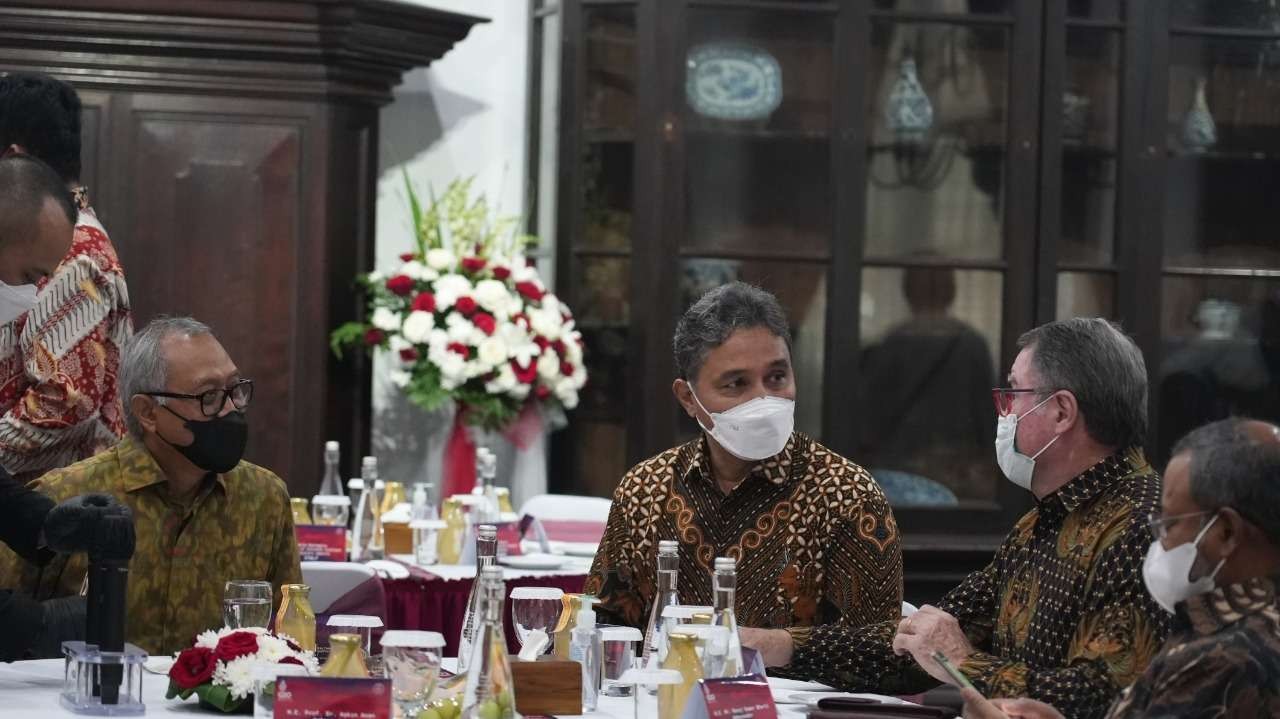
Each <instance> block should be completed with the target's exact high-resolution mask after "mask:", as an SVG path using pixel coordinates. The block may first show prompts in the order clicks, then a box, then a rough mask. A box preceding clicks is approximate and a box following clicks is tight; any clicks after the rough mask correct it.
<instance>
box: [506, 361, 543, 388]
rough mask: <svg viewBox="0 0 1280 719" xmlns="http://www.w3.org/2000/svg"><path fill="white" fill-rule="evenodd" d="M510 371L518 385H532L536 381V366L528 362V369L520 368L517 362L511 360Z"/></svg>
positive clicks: (534, 363)
mask: <svg viewBox="0 0 1280 719" xmlns="http://www.w3.org/2000/svg"><path fill="white" fill-rule="evenodd" d="M511 370H512V371H513V372H515V374H516V380H517V381H519V382H520V384H533V383H534V380H536V379H538V364H537V363H536V362H530V363H529V366H528V368H525V367H521V366H520V364H519V363H518V362H516V361H515V360H511Z"/></svg>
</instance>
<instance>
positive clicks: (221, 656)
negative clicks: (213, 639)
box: [213, 632, 258, 662]
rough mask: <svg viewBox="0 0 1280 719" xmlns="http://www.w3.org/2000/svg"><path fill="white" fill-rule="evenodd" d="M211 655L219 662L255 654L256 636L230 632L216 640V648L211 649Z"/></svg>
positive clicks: (250, 633)
mask: <svg viewBox="0 0 1280 719" xmlns="http://www.w3.org/2000/svg"><path fill="white" fill-rule="evenodd" d="M213 653H214V655H215V656H217V657H218V661H221V662H229V661H231V660H233V659H239V658H240V657H243V656H248V655H250V654H257V653H258V635H257V634H254V633H253V632H232V633H231V634H228V635H227V636H225V637H223V638H221V639H219V640H218V646H216V647H214V648H213Z"/></svg>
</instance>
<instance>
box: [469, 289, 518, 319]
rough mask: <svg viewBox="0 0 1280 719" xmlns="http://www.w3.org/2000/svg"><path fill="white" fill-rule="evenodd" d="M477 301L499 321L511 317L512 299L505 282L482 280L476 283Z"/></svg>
mask: <svg viewBox="0 0 1280 719" xmlns="http://www.w3.org/2000/svg"><path fill="white" fill-rule="evenodd" d="M475 300H476V302H477V303H478V304H479V305H480V306H481V307H483V308H485V309H486V310H488V311H489V312H490V313H491V314H492V315H493V316H495V317H497V318H498V319H506V318H507V317H509V316H510V315H511V305H512V298H511V293H510V292H508V291H507V285H506V283H505V282H499V281H498V280H480V281H479V282H477V283H476V291H475Z"/></svg>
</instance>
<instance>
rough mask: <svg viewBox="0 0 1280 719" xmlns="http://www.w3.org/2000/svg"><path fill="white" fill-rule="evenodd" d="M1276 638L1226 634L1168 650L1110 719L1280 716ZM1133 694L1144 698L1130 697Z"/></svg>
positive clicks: (1279, 660) (1110, 714)
mask: <svg viewBox="0 0 1280 719" xmlns="http://www.w3.org/2000/svg"><path fill="white" fill-rule="evenodd" d="M1268 635H1269V636H1268ZM1273 637H1274V635H1273V634H1271V633H1270V632H1267V635H1262V636H1259V635H1257V634H1254V633H1251V632H1245V631H1240V632H1228V633H1227V634H1226V636H1222V635H1219V637H1216V638H1215V639H1214V640H1211V641H1201V642H1196V643H1195V645H1194V647H1192V646H1186V645H1183V646H1181V647H1179V650H1180V651H1176V652H1168V651H1166V652H1165V653H1164V654H1163V655H1161V657H1162V658H1161V659H1157V660H1156V661H1155V663H1154V664H1153V665H1152V667H1151V670H1149V671H1148V672H1147V673H1146V674H1145V675H1143V677H1142V679H1141V680H1140V682H1139V684H1138V685H1136V686H1135V689H1140V692H1137V693H1136V694H1135V692H1134V691H1133V690H1130V692H1129V693H1127V694H1126V701H1121V702H1118V703H1117V704H1116V706H1114V707H1112V709H1111V713H1109V714H1108V715H1107V716H1108V719H1139V718H1140V717H1190V716H1214V717H1222V718H1225V719H1234V718H1239V719H1245V717H1274V716H1280V702H1278V701H1277V699H1276V691H1275V689H1274V687H1275V677H1276V675H1275V672H1276V669H1277V668H1280V658H1277V656H1276V652H1275V648H1274V647H1273V646H1268V645H1269V644H1273V643H1274V638H1273ZM1134 698H1138V699H1140V701H1129V700H1132V699H1134Z"/></svg>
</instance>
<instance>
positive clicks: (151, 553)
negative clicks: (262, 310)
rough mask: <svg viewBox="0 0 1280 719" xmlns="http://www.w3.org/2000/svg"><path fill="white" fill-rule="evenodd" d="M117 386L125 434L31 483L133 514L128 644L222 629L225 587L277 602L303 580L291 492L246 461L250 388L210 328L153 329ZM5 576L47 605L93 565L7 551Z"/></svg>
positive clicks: (172, 323)
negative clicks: (250, 589) (24, 557)
mask: <svg viewBox="0 0 1280 719" xmlns="http://www.w3.org/2000/svg"><path fill="white" fill-rule="evenodd" d="M120 387H121V390H122V392H124V393H125V396H126V397H128V398H129V400H128V401H129V436H128V437H127V438H126V439H124V440H123V441H121V442H120V443H119V444H117V445H116V446H114V447H112V448H111V449H109V450H107V451H106V452H103V453H102V454H99V455H97V456H95V457H93V458H91V459H88V460H85V461H83V462H80V463H78V464H74V465H71V466H70V467H67V468H65V469H60V470H55V471H53V472H50V473H49V474H46V475H45V476H44V477H42V478H40V479H39V480H37V481H36V483H35V485H34V486H35V487H36V488H37V489H39V490H40V491H41V492H43V493H45V494H47V495H49V496H50V497H51V498H52V499H53V500H54V501H61V500H62V499H64V498H66V497H71V496H74V495H78V494H84V493H87V492H106V493H109V494H112V495H114V496H115V497H116V498H117V499H119V500H120V501H121V502H122V503H124V504H126V505H128V506H129V507H130V509H132V510H133V517H134V526H135V530H136V534H137V550H136V551H135V552H134V555H133V560H132V561H131V562H130V563H129V596H128V607H127V620H126V638H127V639H128V641H131V642H133V643H134V644H136V645H138V646H139V647H142V648H143V649H145V650H147V651H148V652H150V653H152V654H169V653H171V652H174V651H178V650H181V649H183V648H185V647H187V646H189V645H190V643H191V639H192V637H194V636H195V635H196V634H198V633H200V632H202V631H205V630H207V629H216V628H218V627H221V626H222V593H223V587H224V585H225V583H226V582H227V581H229V580H232V579H258V580H266V581H269V582H270V583H271V584H272V586H273V587H274V590H275V592H274V594H275V598H274V600H273V603H272V606H273V607H274V606H278V605H279V598H280V585H282V584H291V583H297V582H300V581H302V571H301V568H300V565H299V562H298V545H297V541H296V540H295V538H294V534H293V515H292V512H291V511H290V508H289V493H288V491H287V490H286V489H285V485H284V482H282V481H281V480H280V478H279V477H277V476H276V475H274V474H272V473H271V472H269V471H267V470H265V469H263V468H261V467H257V466H254V465H252V464H249V463H248V462H244V461H241V456H242V455H243V453H244V448H245V442H246V439H247V436H248V435H247V432H248V426H247V423H246V417H245V412H244V410H245V408H246V407H247V406H248V404H249V401H250V399H252V396H253V384H252V382H250V381H249V380H247V379H243V378H242V377H240V372H239V370H238V369H237V368H236V365H235V363H233V362H232V361H231V358H230V357H228V356H227V353H226V351H225V350H224V349H223V348H222V345H221V344H220V343H219V342H218V340H217V339H215V338H214V336H213V334H212V333H211V332H210V331H209V328H208V327H206V326H205V325H203V324H201V323H199V322H196V321H195V320H192V319H190V318H164V319H158V320H155V321H153V322H151V323H150V324H149V325H147V326H146V327H145V328H143V330H142V331H141V332H139V333H138V334H137V335H136V336H134V337H133V338H132V339H131V340H130V341H129V344H128V345H126V348H125V354H124V359H123V362H122V365H121V376H120ZM0 567H4V562H2V561H0ZM7 569H8V571H7V572H5V574H7V578H8V580H9V581H10V582H11V583H10V584H7V585H6V584H0V586H17V587H19V588H24V589H31V590H32V591H33V593H34V594H36V596H37V597H39V598H45V597H49V596H64V595H67V594H71V593H74V592H77V591H79V589H80V586H81V583H82V582H83V580H84V576H85V570H86V561H85V557H84V555H73V557H72V558H71V559H70V560H69V561H66V560H63V559H61V558H60V559H55V560H53V561H52V562H50V563H49V564H48V565H46V566H45V567H44V568H43V569H40V570H38V569H36V568H35V567H33V566H31V565H28V564H26V563H25V562H21V560H17V559H16V558H13V557H12V556H11V557H10V558H9V560H8V568H7ZM0 581H3V580H2V579H0Z"/></svg>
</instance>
